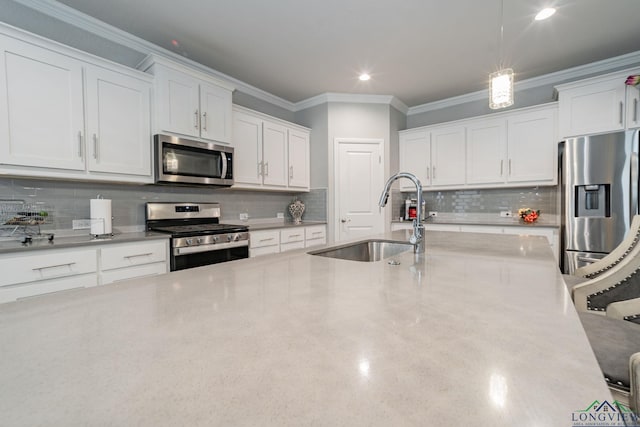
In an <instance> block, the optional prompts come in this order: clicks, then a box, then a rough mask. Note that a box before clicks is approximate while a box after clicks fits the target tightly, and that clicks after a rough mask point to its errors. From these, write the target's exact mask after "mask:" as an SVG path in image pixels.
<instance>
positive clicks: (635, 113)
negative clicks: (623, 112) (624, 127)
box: [633, 98, 638, 123]
mask: <svg viewBox="0 0 640 427" xmlns="http://www.w3.org/2000/svg"><path fill="white" fill-rule="evenodd" d="M633 121H634V122H636V123H637V122H638V98H633Z"/></svg>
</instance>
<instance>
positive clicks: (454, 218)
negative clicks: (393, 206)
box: [391, 212, 560, 228]
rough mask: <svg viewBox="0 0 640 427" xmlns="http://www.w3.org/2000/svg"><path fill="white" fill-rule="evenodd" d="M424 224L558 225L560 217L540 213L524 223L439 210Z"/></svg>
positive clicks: (397, 221) (517, 220)
mask: <svg viewBox="0 0 640 427" xmlns="http://www.w3.org/2000/svg"><path fill="white" fill-rule="evenodd" d="M391 222H392V223H394V224H411V220H402V221H401V220H399V219H394V220H393V221H391ZM423 223H424V224H425V225H427V226H428V225H429V224H455V225H490V226H505V227H551V228H558V227H560V218H559V216H558V215H551V214H542V215H540V217H539V218H538V220H537V221H535V222H533V223H525V222H524V221H521V220H520V218H519V217H517V216H515V217H513V216H512V217H508V218H502V217H500V216H498V214H495V213H491V214H484V213H451V212H439V213H438V216H436V217H430V218H428V219H427V220H426V221H423Z"/></svg>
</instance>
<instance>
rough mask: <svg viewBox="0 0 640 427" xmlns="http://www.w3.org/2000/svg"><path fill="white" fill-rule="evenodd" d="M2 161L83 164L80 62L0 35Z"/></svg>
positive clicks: (80, 167)
mask: <svg viewBox="0 0 640 427" xmlns="http://www.w3.org/2000/svg"><path fill="white" fill-rule="evenodd" d="M0 50H1V53H2V58H0V162H1V163H4V164H8V165H18V166H33V167H44V168H52V169H66V170H84V169H85V157H84V156H85V152H84V116H83V86H82V63H81V62H79V61H76V60H74V59H72V58H69V57H67V56H64V55H60V54H58V53H56V52H53V51H50V50H48V49H44V48H40V47H37V46H34V45H31V44H28V43H23V42H20V41H17V40H14V39H11V38H1V39H0Z"/></svg>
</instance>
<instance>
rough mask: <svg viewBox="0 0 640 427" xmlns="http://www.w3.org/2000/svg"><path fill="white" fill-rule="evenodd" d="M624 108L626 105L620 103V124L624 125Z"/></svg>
mask: <svg viewBox="0 0 640 427" xmlns="http://www.w3.org/2000/svg"><path fill="white" fill-rule="evenodd" d="M623 108H624V104H623V103H622V101H620V124H622V110H623Z"/></svg>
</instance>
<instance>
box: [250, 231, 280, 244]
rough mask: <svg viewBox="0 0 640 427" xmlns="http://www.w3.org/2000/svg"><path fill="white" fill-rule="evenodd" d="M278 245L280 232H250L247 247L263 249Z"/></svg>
mask: <svg viewBox="0 0 640 427" xmlns="http://www.w3.org/2000/svg"><path fill="white" fill-rule="evenodd" d="M279 244H280V230H264V231H252V232H250V233H249V247H250V248H263V247H267V246H278V245H279Z"/></svg>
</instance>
